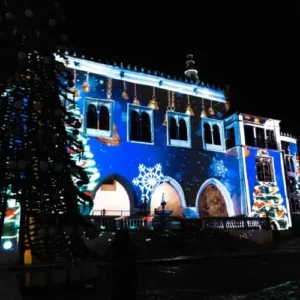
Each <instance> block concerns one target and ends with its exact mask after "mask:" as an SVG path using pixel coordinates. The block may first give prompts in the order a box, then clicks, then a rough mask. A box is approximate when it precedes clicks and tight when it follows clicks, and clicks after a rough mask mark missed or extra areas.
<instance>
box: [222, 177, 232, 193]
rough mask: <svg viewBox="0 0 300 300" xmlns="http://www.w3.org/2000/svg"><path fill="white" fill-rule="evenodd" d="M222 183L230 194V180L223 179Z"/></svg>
mask: <svg viewBox="0 0 300 300" xmlns="http://www.w3.org/2000/svg"><path fill="white" fill-rule="evenodd" d="M222 183H223V184H224V186H225V187H226V189H227V190H228V192H229V193H230V194H231V193H232V190H233V187H232V184H231V183H230V181H229V180H228V179H225V180H223V181H222Z"/></svg>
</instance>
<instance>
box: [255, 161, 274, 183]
mask: <svg viewBox="0 0 300 300" xmlns="http://www.w3.org/2000/svg"><path fill="white" fill-rule="evenodd" d="M257 159H260V160H269V161H270V164H271V167H270V169H271V176H272V179H273V181H261V180H258V176H257V166H256V165H257ZM255 171H256V177H257V181H259V182H262V183H276V173H275V167H274V159H273V157H271V156H263V155H257V156H256V157H255Z"/></svg>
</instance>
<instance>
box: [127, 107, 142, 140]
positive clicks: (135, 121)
mask: <svg viewBox="0 0 300 300" xmlns="http://www.w3.org/2000/svg"><path fill="white" fill-rule="evenodd" d="M129 134H130V140H132V141H140V140H141V122H140V115H139V113H138V112H137V111H135V110H132V111H131V112H130V132H129Z"/></svg>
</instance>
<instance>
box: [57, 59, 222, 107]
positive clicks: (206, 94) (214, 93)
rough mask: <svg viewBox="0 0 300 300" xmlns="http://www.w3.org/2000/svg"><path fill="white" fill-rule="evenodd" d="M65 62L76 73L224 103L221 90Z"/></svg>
mask: <svg viewBox="0 0 300 300" xmlns="http://www.w3.org/2000/svg"><path fill="white" fill-rule="evenodd" d="M56 60H57V61H60V62H62V63H65V60H64V59H63V58H61V57H60V56H59V55H56ZM67 60H68V64H67V67H69V68H72V69H75V70H78V71H83V72H89V73H93V74H97V75H103V76H106V77H109V78H111V79H117V80H124V81H126V82H132V83H136V84H142V85H147V86H151V87H157V88H160V89H165V90H170V91H174V92H178V93H181V94H185V95H190V96H193V97H198V98H204V99H208V100H213V101H218V102H221V103H225V102H226V99H225V94H224V91H222V90H216V89H212V88H208V87H205V86H201V85H196V84H189V83H184V82H180V81H175V80H171V79H166V78H163V77H159V76H155V75H151V74H144V73H141V72H136V71H132V70H128V69H125V68H121V67H118V66H111V65H106V64H102V63H99V62H94V61H89V60H86V59H82V58H77V57H73V56H67Z"/></svg>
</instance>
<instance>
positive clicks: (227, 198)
mask: <svg viewBox="0 0 300 300" xmlns="http://www.w3.org/2000/svg"><path fill="white" fill-rule="evenodd" d="M210 184H212V185H214V186H215V187H216V188H217V189H218V190H219V191H220V192H221V194H222V196H223V198H224V200H225V203H226V208H227V213H228V216H229V217H232V216H235V212H234V207H233V202H232V199H231V196H230V194H229V192H228V190H227V189H226V187H225V185H224V184H223V183H222V182H221V181H219V180H217V179H215V178H210V179H207V180H206V181H204V182H203V184H202V185H201V187H200V189H199V191H198V193H197V196H196V202H195V206H196V208H197V211H198V214H199V217H200V218H201V216H200V211H199V200H200V197H201V194H202V192H203V190H204V189H205V188H206V187H207V186H208V185H210Z"/></svg>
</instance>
